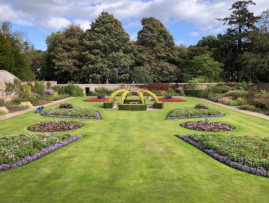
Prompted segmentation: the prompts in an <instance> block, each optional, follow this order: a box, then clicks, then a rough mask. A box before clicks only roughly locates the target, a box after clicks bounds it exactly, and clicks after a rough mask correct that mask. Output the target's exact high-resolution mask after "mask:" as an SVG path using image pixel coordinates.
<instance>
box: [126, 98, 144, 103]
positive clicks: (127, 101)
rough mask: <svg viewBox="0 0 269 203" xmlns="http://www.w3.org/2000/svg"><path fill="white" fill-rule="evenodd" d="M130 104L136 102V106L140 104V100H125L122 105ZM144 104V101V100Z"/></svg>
mask: <svg viewBox="0 0 269 203" xmlns="http://www.w3.org/2000/svg"><path fill="white" fill-rule="evenodd" d="M130 102H138V104H142V101H141V99H125V100H124V104H130ZM144 103H145V100H144Z"/></svg>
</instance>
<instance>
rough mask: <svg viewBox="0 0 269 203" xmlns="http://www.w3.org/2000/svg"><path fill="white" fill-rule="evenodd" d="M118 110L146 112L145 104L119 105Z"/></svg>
mask: <svg viewBox="0 0 269 203" xmlns="http://www.w3.org/2000/svg"><path fill="white" fill-rule="evenodd" d="M118 107H119V110H126V111H146V110H147V105H146V104H119V105H118Z"/></svg>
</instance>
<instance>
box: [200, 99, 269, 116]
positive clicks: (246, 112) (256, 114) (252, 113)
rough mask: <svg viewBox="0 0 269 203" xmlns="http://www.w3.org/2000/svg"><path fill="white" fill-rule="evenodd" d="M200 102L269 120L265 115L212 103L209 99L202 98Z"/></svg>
mask: <svg viewBox="0 0 269 203" xmlns="http://www.w3.org/2000/svg"><path fill="white" fill-rule="evenodd" d="M199 99H200V100H203V101H206V102H209V103H212V104H216V105H218V106H221V107H224V108H227V109H232V110H234V111H239V112H241V113H245V114H248V115H252V116H257V117H259V118H263V119H266V120H269V116H267V115H264V114H261V113H257V112H253V111H246V110H241V109H239V108H237V107H235V106H227V105H225V104H220V103H217V102H212V101H210V100H207V99H202V98H199Z"/></svg>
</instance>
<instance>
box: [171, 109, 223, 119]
mask: <svg viewBox="0 0 269 203" xmlns="http://www.w3.org/2000/svg"><path fill="white" fill-rule="evenodd" d="M220 116H224V114H223V113H221V112H219V111H218V110H215V109H197V108H192V107H188V108H187V107H186V108H181V109H175V110H173V111H172V112H170V113H169V114H168V117H167V118H166V119H167V120H170V119H184V118H200V117H220Z"/></svg>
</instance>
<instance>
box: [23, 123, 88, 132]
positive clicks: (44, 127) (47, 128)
mask: <svg viewBox="0 0 269 203" xmlns="http://www.w3.org/2000/svg"><path fill="white" fill-rule="evenodd" d="M84 125H85V124H84V123H81V122H77V121H43V122H39V123H37V124H34V125H32V126H30V127H28V128H27V129H28V130H30V131H35V132H55V131H66V130H74V129H77V128H81V127H83V126H84Z"/></svg>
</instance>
